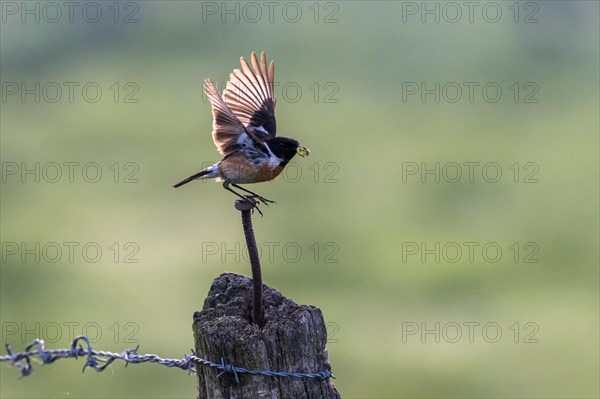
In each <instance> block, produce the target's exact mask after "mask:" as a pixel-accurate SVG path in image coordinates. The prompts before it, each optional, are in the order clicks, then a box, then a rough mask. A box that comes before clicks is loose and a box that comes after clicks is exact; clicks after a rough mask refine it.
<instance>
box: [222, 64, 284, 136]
mask: <svg viewBox="0 0 600 399" xmlns="http://www.w3.org/2000/svg"><path fill="white" fill-rule="evenodd" d="M251 61H252V68H251V67H250V66H249V65H248V62H246V60H245V59H244V57H241V59H240V62H241V64H242V70H239V69H236V70H234V71H233V72H232V73H231V74H230V75H229V82H227V86H226V88H225V90H224V91H223V99H224V100H225V103H226V104H227V106H228V107H229V109H230V110H231V111H233V113H234V114H235V115H236V116H237V117H238V119H239V120H240V121H241V122H242V123H243V124H244V126H245V127H246V128H247V129H248V131H249V132H253V133H254V134H255V136H256V137H257V138H259V139H260V140H262V141H264V140H265V139H267V138H272V137H275V132H276V130H277V125H276V123H275V94H274V90H273V88H274V83H275V81H274V75H275V66H274V65H273V62H272V61H271V64H270V65H269V68H268V69H267V59H266V57H265V53H262V54H261V55H260V64H259V62H258V60H257V58H256V54H254V53H252V57H251Z"/></svg>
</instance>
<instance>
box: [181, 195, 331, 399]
mask: <svg viewBox="0 0 600 399" xmlns="http://www.w3.org/2000/svg"><path fill="white" fill-rule="evenodd" d="M240 208H241V209H240ZM236 209H238V210H240V211H241V212H242V218H243V220H244V232H245V233H248V232H252V225H251V221H250V214H249V212H250V211H249V209H245V208H244V206H242V205H240V204H239V203H238V204H236ZM245 211H246V212H248V213H247V214H246V216H247V217H248V218H247V219H244V216H245V215H244V212H245ZM248 223H249V224H248ZM251 236H252V237H251V240H249V239H248V237H249V236H248V234H246V239H247V243H248V244H249V245H251V244H252V243H251V241H254V235H253V234H251ZM254 245H256V244H255V242H254ZM251 251H252V249H250V248H249V252H251ZM250 257H251V261H252V262H254V260H252V259H253V255H250ZM256 260H258V256H256ZM252 268H253V277H255V278H254V280H251V279H250V278H248V277H245V276H241V275H238V274H234V273H223V274H222V275H220V276H219V277H217V278H216V279H215V280H214V281H213V283H212V286H211V288H210V290H209V292H208V296H207V298H206V299H205V301H204V306H203V308H202V310H201V311H199V312H195V313H194V323H193V328H194V343H195V351H196V354H197V355H198V356H200V357H202V358H204V359H209V360H211V361H213V362H217V363H219V362H221V360H222V362H223V364H224V365H233V366H236V367H243V368H244V369H246V370H259V371H272V372H283V373H302V374H308V375H309V376H310V377H307V376H303V377H298V376H278V375H265V373H256V374H255V373H234V372H233V369H229V370H228V372H224V373H222V372H220V370H217V369H215V368H211V367H202V366H198V367H197V370H196V371H197V372H196V374H197V378H198V398H199V399H242V398H244V399H246V398H252V399H262V398H269V399H339V398H340V394H339V393H338V392H337V390H336V389H335V387H334V385H333V383H332V379H331V378H329V374H330V371H331V366H330V364H329V360H328V356H327V349H326V348H325V344H326V342H327V330H326V328H325V321H324V319H323V315H322V313H321V310H320V309H319V308H316V307H314V306H309V305H298V304H296V303H294V302H293V301H291V300H289V299H287V298H286V297H285V296H283V294H281V293H280V292H279V291H277V290H275V289H273V288H270V287H268V286H266V285H263V284H262V283H260V282H259V281H257V279H256V277H257V272H258V276H260V265H259V264H254V263H253V265H252ZM257 284H258V288H262V290H261V291H262V292H261V295H262V298H261V296H258V292H259V291H258V290H257ZM256 303H262V307H261V309H260V310H259V309H257V307H256V306H255V304H256ZM253 321H256V323H253Z"/></svg>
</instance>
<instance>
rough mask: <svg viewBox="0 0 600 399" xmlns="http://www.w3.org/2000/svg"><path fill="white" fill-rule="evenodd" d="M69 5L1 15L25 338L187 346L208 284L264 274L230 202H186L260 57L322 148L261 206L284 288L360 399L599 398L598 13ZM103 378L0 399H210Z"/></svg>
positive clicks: (8, 275)
mask: <svg viewBox="0 0 600 399" xmlns="http://www.w3.org/2000/svg"><path fill="white" fill-rule="evenodd" d="M36 4H37V6H36ZM47 4H48V3H43V2H42V3H38V2H27V3H21V2H6V1H4V2H2V26H1V62H0V66H1V75H2V76H1V80H2V96H3V97H2V103H1V107H2V111H1V125H0V126H1V132H2V140H1V144H2V148H1V156H2V167H3V169H2V190H1V193H2V194H1V204H2V208H1V218H2V227H1V233H2V264H1V268H0V277H1V319H2V341H3V342H5V343H9V344H11V345H12V346H13V347H14V348H15V349H22V348H23V347H24V346H25V344H26V343H27V342H29V341H31V340H32V339H33V338H34V337H36V336H40V337H41V338H44V339H46V342H47V346H48V347H52V348H59V347H67V346H68V345H69V339H70V335H72V334H73V333H74V334H80V333H87V334H88V335H90V336H91V337H92V338H94V340H95V341H96V342H95V344H94V345H95V347H96V348H98V349H104V350H112V351H117V352H118V351H121V350H123V349H125V348H131V347H135V345H136V342H139V344H140V346H141V348H140V351H141V352H143V353H156V354H159V355H162V356H165V357H180V356H182V355H183V354H184V353H189V350H190V348H191V347H192V346H193V339H192V330H191V323H192V314H193V312H194V311H195V310H198V309H200V308H201V307H202V304H203V300H204V298H205V296H206V293H207V291H208V289H209V287H210V284H211V281H212V280H213V279H214V278H215V277H216V276H218V275H219V274H220V273H222V272H224V271H232V272H237V273H242V274H246V275H249V274H250V271H249V265H248V263H247V261H246V260H245V257H244V253H243V252H242V247H243V235H242V230H241V226H240V220H239V215H238V214H237V212H235V211H234V210H233V207H232V205H233V200H234V198H233V196H232V195H231V194H229V193H226V192H225V191H224V190H223V189H222V188H221V187H220V185H217V184H214V183H212V182H197V183H195V184H190V185H187V186H185V187H183V188H180V189H178V190H174V189H172V188H171V185H172V184H173V183H175V182H177V181H178V180H179V179H181V178H183V177H186V176H187V175H189V174H191V173H194V172H196V171H197V170H199V169H200V168H201V167H203V166H206V165H207V164H208V163H210V162H215V161H218V160H219V155H218V153H217V152H216V151H215V148H214V145H213V143H212V139H211V136H210V131H211V114H210V107H209V104H208V103H207V101H206V98H205V97H204V95H203V94H202V92H201V83H202V80H203V78H205V77H210V78H211V79H212V80H213V81H216V82H219V83H220V84H222V83H223V82H225V81H226V79H227V77H228V74H229V72H230V71H231V70H232V69H234V68H238V67H239V56H242V55H244V56H246V57H248V56H249V55H250V52H251V51H257V52H259V51H261V50H264V51H266V53H267V56H268V58H269V59H274V60H275V63H276V81H277V83H278V88H277V89H276V92H277V97H278V106H277V117H278V133H279V134H280V135H283V136H291V137H295V138H297V139H298V140H299V141H300V142H301V143H302V144H304V145H306V146H307V147H309V148H310V149H311V156H310V157H309V158H306V159H295V160H294V163H293V166H291V167H289V168H288V171H287V173H286V174H284V175H283V176H282V177H279V178H278V179H277V180H276V181H275V182H274V183H266V184H261V185H257V186H253V187H249V188H251V189H256V190H257V191H258V192H260V193H261V194H262V195H264V196H266V197H268V198H272V199H275V200H277V204H276V205H273V206H271V207H270V208H268V209H263V212H264V213H265V217H264V218H261V217H255V218H254V222H255V231H256V235H257V241H258V242H259V244H260V245H261V246H262V248H263V256H262V263H263V277H264V280H265V283H266V284H268V285H270V286H273V287H275V288H277V289H278V290H280V291H281V292H283V293H284V294H285V295H286V296H287V297H289V298H291V299H293V300H294V301H296V302H298V303H303V304H312V305H315V306H318V307H319V308H321V309H322V311H323V313H324V316H325V319H326V321H327V323H328V329H329V343H328V351H329V356H330V361H331V363H332V367H333V371H334V373H335V375H336V377H337V379H336V380H335V384H336V386H337V387H338V389H339V390H340V392H341V393H342V395H343V397H345V398H433V397H435V398H450V397H477V398H498V397H506V398H517V397H518V398H534V397H535V398H542V397H544V398H546V397H561V398H575V397H577V398H588V397H589V398H592V397H598V395H599V386H598V373H599V360H598V358H599V352H598V351H599V347H598V345H599V344H598V342H599V340H598V339H599V336H598V322H599V320H598V295H599V279H598V277H599V276H598V239H599V237H598V223H599V222H598V216H599V215H598V200H599V198H598V132H599V125H598V109H599V97H598V94H599V83H600V82H599V76H598V68H599V59H598V54H599V43H598V41H599V39H598V38H599V29H598V25H599V21H598V18H599V6H598V3H597V2H590V1H572V2H571V1H548V2H541V1H539V2H517V3H514V2H482V3H477V4H476V6H472V7H473V8H472V9H470V8H469V7H471V6H467V5H465V4H464V3H462V2H458V3H445V2H427V3H422V2H388V1H385V2H383V1H382V2H377V1H375V2H366V1H352V2H322V3H315V2H296V3H285V2H282V3H280V2H274V3H273V4H274V5H272V6H271V5H265V3H263V2H252V3H235V2H228V3H227V4H225V3H222V2H204V3H202V2H193V1H176V2H167V1H147V2H146V1H143V2H142V1H138V2H121V3H115V2H112V1H111V2H96V3H93V4H91V5H90V4H88V3H85V2H76V3H75V5H74V6H73V7H74V8H73V14H72V15H69V8H68V7H67V6H65V5H63V3H54V4H58V8H57V7H56V6H52V5H51V6H48V5H47ZM25 7H29V8H27V9H26V8H25ZM36 7H38V8H36ZM269 7H272V8H269ZM26 10H33V11H32V13H33V14H31V13H27V11H26ZM36 10H37V11H36ZM57 10H58V11H59V12H60V13H61V15H59V14H57ZM98 10H99V11H100V12H101V14H98ZM228 10H229V11H228ZM427 10H433V14H430V13H427ZM498 10H499V12H500V14H498V13H497V12H498ZM457 12H460V14H457ZM470 12H471V13H470ZM436 13H437V15H436ZM36 14H37V15H36ZM71 17H72V20H70V19H71ZM36 18H38V20H39V21H36ZM95 19H97V22H93V20H95ZM436 19H438V21H436ZM126 22H127V23H126ZM36 82H39V84H40V86H39V89H38V90H36V86H35V85H36ZM69 82H72V83H69ZM436 82H437V83H439V89H436ZM465 82H466V83H465ZM469 82H471V83H469ZM422 83H424V84H425V87H424V88H425V89H426V90H428V89H429V90H433V91H432V92H431V93H433V94H425V95H424V97H422V96H421V94H422V92H421V89H422V88H423V87H422V86H421V84H422ZM23 84H24V85H25V86H23ZM69 85H71V87H73V97H72V98H69V89H68V86H69ZM86 85H87V86H86ZM469 85H470V86H469ZM486 85H487V86H486ZM57 86H58V87H60V88H61V89H62V92H61V93H60V94H58V92H57V91H56V87H57ZM84 86H85V88H86V89H85V90H84ZM484 86H485V87H486V89H485V91H484ZM98 87H99V88H100V90H101V96H99V97H98V98H96V97H97V95H96V92H95V90H97V88H98ZM457 87H458V88H460V89H461V91H462V93H461V94H462V96H461V97H460V98H458V97H457V91H456V88H457ZM468 87H473V97H472V98H471V99H469V89H468ZM498 87H499V88H500V90H501V96H500V97H498V98H497V101H496V96H497V95H496V94H495V92H494V90H496V89H497V88H498ZM415 88H416V89H417V90H418V92H416V93H415V94H412V92H411V91H410V90H413V91H414V89H415ZM23 89H25V93H26V90H33V93H34V94H31V93H30V94H23ZM36 91H37V95H39V97H40V98H39V102H36V98H35V97H36V94H35V93H36ZM436 95H437V96H439V102H436V98H435V97H436ZM86 96H87V97H86ZM54 100H56V101H55V102H53V101H54ZM65 162H67V163H69V162H75V164H65ZM469 162H477V163H479V164H473V165H475V166H473V167H474V168H475V169H474V174H473V176H472V179H469V176H468V171H469V168H468V165H469V164H465V163H469ZM36 163H39V172H35V167H36ZM436 163H438V165H439V166H438V172H435V168H436ZM515 163H516V164H515ZM56 164H58V165H59V166H60V168H59V169H57V168H56ZM486 164H490V165H491V169H490V168H487V169H486V170H485V172H484V171H483V166H484V165H486ZM68 165H73V168H74V169H73V176H72V179H70V176H69V166H68ZM456 165H459V166H460V169H461V172H462V175H461V177H460V178H458V179H454V177H455V175H456ZM84 166H85V173H84V172H83V169H84ZM415 168H416V169H415ZM24 169H33V170H34V172H32V173H30V174H24V175H23V174H22V172H23V170H24ZM425 169H431V170H434V172H433V173H432V174H427V173H425V174H423V171H424V170H425ZM498 169H499V170H500V171H501V172H502V175H501V176H500V178H499V180H498V181H497V182H490V181H491V180H496V179H495V176H496V171H497V170H498ZM57 170H59V171H60V173H61V174H60V176H58V177H57V175H56V173H57ZM98 170H100V172H101V173H102V175H101V176H100V177H99V178H96V173H97V171H98ZM517 171H518V173H517ZM36 173H37V176H36ZM413 173H414V174H413ZM435 173H438V175H437V176H436V174H435ZM38 177H39V182H36V178H38ZM70 180H72V182H71V181H70ZM95 180H98V181H95ZM436 180H437V181H436ZM454 180H458V181H456V182H453V181H454ZM36 243H39V246H40V247H39V250H36V247H35V245H36ZM68 243H75V244H68ZM464 243H475V244H464ZM515 243H517V244H515ZM69 245H71V246H72V247H73V248H74V250H73V258H72V259H71V258H70V257H69V251H68V246H69ZM436 245H438V246H439V247H436ZM469 245H471V246H472V248H474V250H473V254H472V259H471V258H470V256H469V255H470V254H469V251H468V248H470V247H469ZM484 246H485V248H486V251H483V248H484ZM56 247H60V248H61V250H62V253H60V254H58V253H57V252H56ZM84 247H85V248H86V252H85V253H82V250H83V248H84ZM28 248H29V249H33V250H32V251H30V252H27V249H28ZM97 248H100V249H101V251H102V253H101V254H98V255H96V253H95V251H96V250H97ZM268 248H272V252H271V253H269V251H268ZM436 248H437V249H436ZM456 248H460V249H461V251H462V252H461V253H457V252H456ZM497 248H500V249H501V251H502V252H501V254H498V255H495V252H494V251H495V250H496V249H497ZM488 250H489V251H488ZM36 256H39V259H36ZM23 257H24V259H23ZM436 257H439V259H436ZM438 260H439V261H438ZM135 261H137V263H136V262H135ZM536 261H537V262H536ZM469 326H472V327H469ZM470 328H472V331H471V332H472V334H469V332H470ZM459 329H460V330H459ZM459 333H460V335H457V334H459ZM498 333H501V335H498ZM82 365H83V362H82V361H81V360H77V361H76V360H65V361H61V362H58V363H56V364H53V365H51V366H42V365H41V364H39V363H36V364H35V365H34V366H35V367H36V368H35V371H34V373H33V375H31V376H30V377H28V378H26V379H23V380H19V379H18V376H19V373H18V370H16V369H12V368H10V367H9V366H8V365H7V364H6V363H3V364H2V365H1V367H0V377H1V391H0V394H1V396H2V397H7V398H8V397H13V398H45V397H83V398H104V397H121V398H137V397H154V398H159V397H160V398H163V397H164V398H175V397H195V395H196V380H195V377H193V376H192V377H190V376H188V375H187V374H186V373H185V372H182V371H180V370H176V369H166V368H163V367H158V366H156V365H148V364H144V365H134V366H130V367H128V368H127V369H125V368H124V367H123V365H122V364H114V365H112V366H111V367H110V368H109V369H107V370H106V371H105V372H104V373H95V372H93V371H90V370H88V371H87V372H86V373H84V374H83V375H82V374H81V373H80V370H81V367H82Z"/></svg>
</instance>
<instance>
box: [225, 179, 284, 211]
mask: <svg viewBox="0 0 600 399" xmlns="http://www.w3.org/2000/svg"><path fill="white" fill-rule="evenodd" d="M231 185H232V186H233V187H235V188H238V189H240V190H242V191H245V192H247V193H248V194H250V195H251V196H252V198H258V200H259V201H261V202H262V203H263V204H265V205H266V206H269V204H274V203H276V202H275V201H273V200H270V199H268V198H265V197H263V196H262V195H260V194H257V193H255V192H254V191H250V190H247V189H245V188H244V187H242V186H238V185H237V184H234V183H232V184H231Z"/></svg>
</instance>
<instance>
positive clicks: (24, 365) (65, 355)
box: [0, 335, 335, 384]
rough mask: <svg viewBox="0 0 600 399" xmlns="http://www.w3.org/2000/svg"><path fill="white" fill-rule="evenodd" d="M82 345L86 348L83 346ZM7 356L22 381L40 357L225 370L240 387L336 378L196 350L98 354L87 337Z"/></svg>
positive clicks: (94, 364)
mask: <svg viewBox="0 0 600 399" xmlns="http://www.w3.org/2000/svg"><path fill="white" fill-rule="evenodd" d="M80 341H83V343H84V344H85V348H84V346H82V345H81V344H80ZM5 348H6V353H7V355H6V356H0V362H8V361H10V364H11V366H14V367H17V368H18V369H19V371H20V372H21V376H20V377H19V378H23V377H27V376H29V375H30V374H31V372H32V371H33V367H32V366H31V358H34V357H38V358H39V359H40V360H41V361H42V363H43V364H50V363H54V362H55V361H56V360H58V359H69V358H75V359H77V358H79V357H84V356H85V357H86V361H85V364H84V365H83V370H82V372H84V371H85V369H86V367H90V368H93V369H94V370H96V371H97V372H102V371H104V370H105V369H106V368H107V367H108V366H109V365H111V364H112V362H114V361H115V360H117V359H118V360H122V361H124V362H125V367H127V366H128V365H129V364H130V363H132V364H137V363H157V364H160V365H163V366H166V367H177V368H180V369H182V370H187V372H188V374H191V373H192V371H194V372H195V371H196V368H195V367H194V366H196V367H197V366H198V365H203V366H208V367H212V368H215V369H217V370H221V372H220V373H219V374H217V377H221V376H222V375H224V374H230V375H232V376H233V378H234V381H235V382H236V383H238V384H239V382H240V378H239V375H238V374H250V375H263V376H267V377H293V378H316V379H320V380H325V379H328V378H335V377H334V375H333V374H332V373H331V371H329V370H324V371H320V372H318V373H287V372H282V371H270V370H247V369H245V368H243V367H237V366H234V365H233V364H230V363H225V359H224V358H221V363H214V362H211V361H209V360H206V359H202V358H201V357H198V356H196V353H195V352H194V351H193V350H192V354H190V355H185V356H184V358H183V359H163V358H161V357H159V356H157V355H153V354H146V355H140V354H138V349H139V345H138V346H137V347H136V348H133V349H126V350H124V351H123V352H121V353H113V352H107V351H97V350H94V349H93V348H92V343H91V341H90V339H89V338H88V337H86V336H85V335H79V336H77V337H75V339H74V340H73V342H72V343H71V346H70V348H69V349H46V348H45V346H44V341H43V340H41V339H35V340H33V341H32V342H31V343H30V344H29V345H27V346H26V347H25V351H23V352H17V353H15V352H13V350H12V348H11V347H10V345H9V344H6V345H5Z"/></svg>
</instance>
